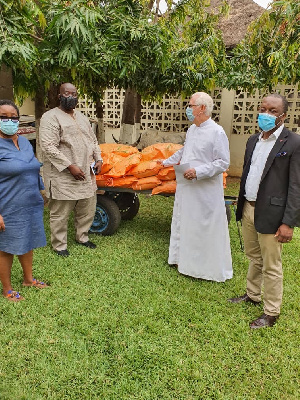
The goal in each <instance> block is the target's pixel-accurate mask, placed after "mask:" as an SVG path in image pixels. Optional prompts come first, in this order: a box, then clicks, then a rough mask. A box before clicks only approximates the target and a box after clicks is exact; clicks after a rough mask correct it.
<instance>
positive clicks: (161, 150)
mask: <svg viewBox="0 0 300 400" xmlns="http://www.w3.org/2000/svg"><path fill="white" fill-rule="evenodd" d="M181 147H183V146H182V144H175V143H155V144H151V146H148V147H145V148H144V150H142V160H143V161H148V160H155V159H158V158H164V159H166V158H169V157H170V156H171V155H172V154H174V153H176V151H177V150H179V149H181Z"/></svg>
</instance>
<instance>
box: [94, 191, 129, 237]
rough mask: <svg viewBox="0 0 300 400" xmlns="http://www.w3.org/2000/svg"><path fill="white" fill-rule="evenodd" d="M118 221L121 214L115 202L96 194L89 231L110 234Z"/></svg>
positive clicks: (104, 234) (114, 230)
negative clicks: (93, 215)
mask: <svg viewBox="0 0 300 400" xmlns="http://www.w3.org/2000/svg"><path fill="white" fill-rule="evenodd" d="M120 222H121V214H120V210H119V208H118V206H117V204H116V203H115V202H114V201H113V200H112V199H110V198H108V197H106V196H103V195H101V194H98V195H97V206H96V213H95V218H94V221H93V224H92V226H91V228H90V232H91V233H97V234H98V235H103V236H110V235H113V234H114V233H115V232H116V230H117V229H118V227H119V225H120Z"/></svg>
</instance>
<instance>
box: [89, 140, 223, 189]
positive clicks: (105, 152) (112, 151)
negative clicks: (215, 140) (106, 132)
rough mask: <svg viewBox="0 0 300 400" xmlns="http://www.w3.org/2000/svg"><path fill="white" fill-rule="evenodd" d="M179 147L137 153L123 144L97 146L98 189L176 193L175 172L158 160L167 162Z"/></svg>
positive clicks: (163, 145) (150, 148) (154, 147)
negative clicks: (98, 160) (98, 161)
mask: <svg viewBox="0 0 300 400" xmlns="http://www.w3.org/2000/svg"><path fill="white" fill-rule="evenodd" d="M181 147H182V145H181V144H174V143H156V144H152V145H151V146H148V147H146V148H145V149H143V150H142V151H141V152H140V151H139V150H138V149H137V148H136V147H133V146H129V145H125V144H116V143H103V144H101V145H100V149H101V155H102V159H103V164H102V169H101V175H96V182H97V186H98V187H108V188H109V187H122V188H130V189H133V190H150V189H152V194H159V193H175V191H176V179H175V171H174V168H173V167H163V166H162V165H161V164H160V163H158V162H157V160H158V159H167V158H169V157H170V156H171V155H172V154H174V153H175V152H176V151H177V150H179V149H180V148H181ZM224 174H225V173H224ZM223 177H224V175H223ZM224 179H225V184H226V177H225V178H224Z"/></svg>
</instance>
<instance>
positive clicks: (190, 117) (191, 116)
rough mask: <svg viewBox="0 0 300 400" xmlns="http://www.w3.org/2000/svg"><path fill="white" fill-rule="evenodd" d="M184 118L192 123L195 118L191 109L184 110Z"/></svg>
mask: <svg viewBox="0 0 300 400" xmlns="http://www.w3.org/2000/svg"><path fill="white" fill-rule="evenodd" d="M185 113H186V116H187V118H188V120H189V121H191V122H193V121H194V119H195V116H194V114H193V109H192V107H187V108H186V110H185Z"/></svg>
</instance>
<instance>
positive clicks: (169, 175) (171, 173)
mask: <svg viewBox="0 0 300 400" xmlns="http://www.w3.org/2000/svg"><path fill="white" fill-rule="evenodd" d="M157 177H158V179H160V180H161V181H174V180H175V179H176V174H175V169H174V167H165V168H162V169H161V170H160V171H159V173H158V174H157Z"/></svg>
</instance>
